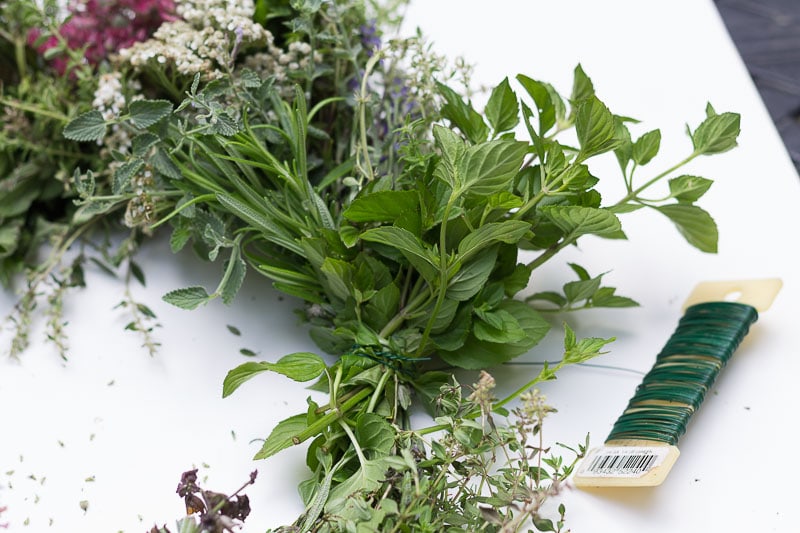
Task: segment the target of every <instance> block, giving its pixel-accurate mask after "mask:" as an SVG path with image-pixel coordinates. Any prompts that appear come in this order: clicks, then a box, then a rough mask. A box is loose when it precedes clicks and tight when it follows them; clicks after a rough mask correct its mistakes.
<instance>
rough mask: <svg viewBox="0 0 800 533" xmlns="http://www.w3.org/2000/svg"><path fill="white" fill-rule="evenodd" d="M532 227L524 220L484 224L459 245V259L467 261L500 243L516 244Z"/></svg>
mask: <svg viewBox="0 0 800 533" xmlns="http://www.w3.org/2000/svg"><path fill="white" fill-rule="evenodd" d="M530 227H531V225H530V223H528V222H524V221H522V220H505V221H503V222H490V223H488V224H484V225H483V226H481V227H479V228H478V229H476V230H475V231H473V232H472V233H470V234H468V235H467V236H466V237H464V238H463V239H462V240H461V242H460V243H459V244H458V255H459V258H460V259H461V260H462V261H467V260H469V259H470V258H471V257H472V255H474V254H475V253H477V252H479V251H481V250H482V249H484V248H486V247H487V246H491V245H493V244H496V243H498V242H505V243H508V244H516V243H518V242H519V240H520V239H521V238H522V236H523V235H525V233H527V232H528V230H529V229H530Z"/></svg>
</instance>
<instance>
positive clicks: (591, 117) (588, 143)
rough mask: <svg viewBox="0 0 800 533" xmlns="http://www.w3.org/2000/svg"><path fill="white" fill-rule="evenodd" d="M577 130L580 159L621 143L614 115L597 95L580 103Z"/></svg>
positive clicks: (577, 113)
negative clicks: (617, 134)
mask: <svg viewBox="0 0 800 533" xmlns="http://www.w3.org/2000/svg"><path fill="white" fill-rule="evenodd" d="M575 132H576V133H577V135H578V143H579V144H580V147H581V151H580V153H579V154H578V159H579V160H585V159H587V158H589V157H591V156H594V155H597V154H602V153H604V152H608V151H609V150H613V149H614V148H616V147H617V146H619V145H620V144H621V140H620V139H618V138H617V136H616V125H615V120H614V115H612V114H611V111H609V110H608V108H607V107H606V106H605V104H604V103H603V102H601V101H600V100H599V99H598V98H597V97H596V96H590V97H588V98H587V99H585V100H582V101H581V102H580V103H579V104H578V108H577V112H576V114H575Z"/></svg>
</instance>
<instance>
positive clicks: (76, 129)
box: [63, 109, 106, 142]
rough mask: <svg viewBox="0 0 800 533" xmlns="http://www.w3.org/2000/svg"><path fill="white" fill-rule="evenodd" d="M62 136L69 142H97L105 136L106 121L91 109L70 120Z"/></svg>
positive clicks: (98, 112)
mask: <svg viewBox="0 0 800 533" xmlns="http://www.w3.org/2000/svg"><path fill="white" fill-rule="evenodd" d="M63 135H64V137H66V138H67V139H69V140H71V141H78V142H86V141H99V140H100V139H102V138H103V137H105V135H106V121H105V119H103V114H102V113H100V111H98V110H97V109H93V110H91V111H88V112H86V113H83V114H82V115H78V116H77V117H75V118H74V119H72V120H70V121H69V122H68V123H67V125H66V126H65V127H64V132H63Z"/></svg>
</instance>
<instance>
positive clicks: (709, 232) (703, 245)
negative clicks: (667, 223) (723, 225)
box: [656, 204, 719, 253]
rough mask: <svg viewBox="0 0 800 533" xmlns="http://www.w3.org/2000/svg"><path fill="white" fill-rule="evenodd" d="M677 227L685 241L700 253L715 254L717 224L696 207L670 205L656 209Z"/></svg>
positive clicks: (717, 235)
mask: <svg viewBox="0 0 800 533" xmlns="http://www.w3.org/2000/svg"><path fill="white" fill-rule="evenodd" d="M656 209H658V210H659V211H660V212H661V213H663V214H664V215H666V216H667V217H668V218H669V219H670V220H671V221H672V222H673V223H674V224H675V225H676V226H677V227H678V231H679V232H680V233H681V235H683V236H684V238H685V239H686V241H687V242H688V243H689V244H691V245H692V246H694V247H695V248H697V249H698V250H700V251H702V252H708V253H717V240H718V239H719V234H718V232H717V224H716V223H715V222H714V219H713V218H711V215H709V214H708V213H707V212H706V211H705V210H703V209H701V208H700V207H697V206H696V205H686V204H670V205H662V206H660V207H656Z"/></svg>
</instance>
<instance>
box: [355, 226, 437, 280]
mask: <svg viewBox="0 0 800 533" xmlns="http://www.w3.org/2000/svg"><path fill="white" fill-rule="evenodd" d="M361 240H364V241H369V242H377V243H381V244H385V245H387V246H391V247H392V248H395V249H397V250H399V251H400V253H402V254H403V256H404V257H405V258H406V259H407V260H408V262H409V263H411V264H412V265H413V266H414V268H416V269H417V271H418V272H419V273H420V274H422V276H423V277H424V278H425V279H426V280H427V281H428V282H429V283H434V281H435V280H436V279H437V278H438V275H439V264H438V263H439V257H438V256H437V255H436V254H434V253H433V251H432V250H430V249H428V248H426V247H425V246H424V245H423V243H422V241H421V240H420V239H419V238H418V237H416V236H415V235H414V234H413V233H411V232H410V231H408V230H406V229H403V228H396V227H393V226H383V227H380V228H373V229H370V230H367V231H365V232H364V233H362V234H361Z"/></svg>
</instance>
